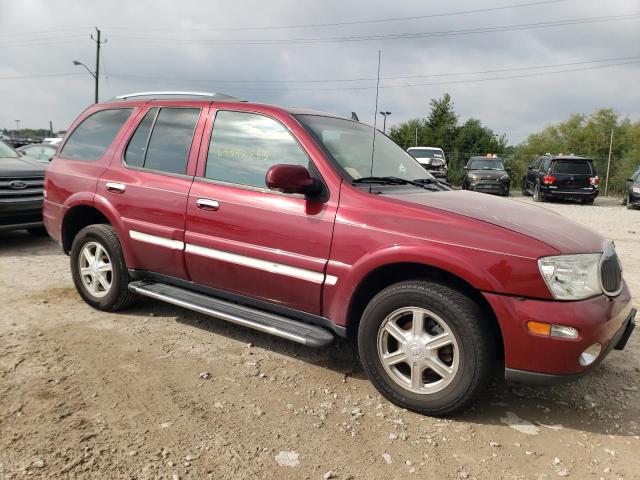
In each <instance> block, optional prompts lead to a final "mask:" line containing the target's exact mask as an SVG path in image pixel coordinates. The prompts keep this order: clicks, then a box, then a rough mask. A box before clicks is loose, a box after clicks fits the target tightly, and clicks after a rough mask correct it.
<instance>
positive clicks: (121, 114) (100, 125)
mask: <svg viewBox="0 0 640 480" xmlns="http://www.w3.org/2000/svg"><path fill="white" fill-rule="evenodd" d="M130 115H131V109H130V108H114V109H109V110H101V111H99V112H96V113H94V114H93V115H90V116H89V117H87V118H85V119H84V120H83V121H82V123H80V125H78V126H77V127H76V129H75V130H74V131H73V133H72V134H71V136H70V137H69V139H68V140H67V141H66V142H65V144H64V147H63V148H62V151H61V152H60V157H62V158H67V159H70V160H86V161H95V160H98V159H99V158H100V157H102V155H104V153H105V152H106V151H107V149H108V148H109V146H110V145H111V143H112V142H113V139H114V138H116V135H117V134H118V132H119V131H120V129H121V128H122V126H123V125H124V123H125V122H126V121H127V119H128V118H129V116H130Z"/></svg>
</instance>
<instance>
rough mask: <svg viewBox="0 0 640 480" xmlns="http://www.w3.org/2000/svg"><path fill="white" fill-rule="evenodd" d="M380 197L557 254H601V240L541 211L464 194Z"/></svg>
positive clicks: (461, 233) (505, 201)
mask: <svg viewBox="0 0 640 480" xmlns="http://www.w3.org/2000/svg"><path fill="white" fill-rule="evenodd" d="M382 195H383V196H385V197H389V198H393V199H395V200H399V201H402V202H410V203H414V204H418V205H424V206H426V207H430V208H436V209H439V210H445V211H447V212H451V213H456V214H458V215H463V216H465V217H470V218H474V219H476V220H480V221H483V222H487V223H491V224H493V225H496V226H498V227H502V228H506V229H508V230H512V231H514V232H518V233H520V234H522V235H526V236H528V237H530V238H533V239H535V240H538V241H540V242H543V243H546V244H547V245H549V246H550V247H552V248H554V249H556V250H558V252H560V253H564V254H568V253H593V252H601V251H602V242H603V240H604V238H603V237H601V236H600V235H598V234H597V233H595V232H593V231H591V230H589V229H588V228H585V227H583V226H582V225H579V224H577V223H575V222H573V221H571V220H569V219H567V218H565V217H563V216H561V215H559V214H557V213H554V212H551V211H550V210H547V209H545V208H543V207H538V206H534V205H527V204H525V203H522V202H518V201H514V200H508V199H504V198H497V197H494V196H492V195H484V194H482V193H476V192H469V191H464V190H451V191H445V192H420V191H417V192H416V193H408V194H404V193H403V194H382ZM460 235H464V232H460Z"/></svg>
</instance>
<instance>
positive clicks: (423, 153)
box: [408, 148, 444, 158]
mask: <svg viewBox="0 0 640 480" xmlns="http://www.w3.org/2000/svg"><path fill="white" fill-rule="evenodd" d="M408 153H409V155H411V156H412V157H413V158H434V157H435V158H444V155H443V154H442V151H441V150H435V149H426V148H424V149H423V148H421V149H412V150H409V151H408Z"/></svg>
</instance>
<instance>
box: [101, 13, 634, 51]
mask: <svg viewBox="0 0 640 480" xmlns="http://www.w3.org/2000/svg"><path fill="white" fill-rule="evenodd" d="M638 18H640V13H632V14H621V15H608V16H599V17H586V18H575V19H566V20H557V21H546V22H537V23H523V24H516V25H500V26H494V27H477V28H470V29H462V30H444V31H436V32H418V33H399V34H386V35H362V36H353V35H352V36H345V37H315V38H311V37H306V38H304V37H302V38H289V39H253V40H220V39H189V38H167V37H165V38H154V37H137V36H126V35H123V36H117V35H116V36H112V37H111V38H114V39H117V40H135V41H138V42H140V43H167V42H170V43H173V44H182V45H283V44H308V43H339V42H363V41H372V40H400V39H412V38H430V37H449V36H458V35H473V34H483V33H494V32H508V31H514V30H531V29H539V28H551V27H559V26H568V25H583V24H589V23H603V22H614V21H621V20H633V19H638Z"/></svg>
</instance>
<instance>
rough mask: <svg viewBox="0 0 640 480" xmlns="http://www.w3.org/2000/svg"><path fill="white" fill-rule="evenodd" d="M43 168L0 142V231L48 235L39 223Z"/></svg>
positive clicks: (41, 163) (40, 222)
mask: <svg viewBox="0 0 640 480" xmlns="http://www.w3.org/2000/svg"><path fill="white" fill-rule="evenodd" d="M45 166H46V165H45V164H44V163H43V162H39V161H37V160H34V159H33V158H29V157H23V156H21V155H20V154H19V153H18V152H16V151H15V150H14V149H13V148H11V147H10V146H9V145H7V144H6V143H4V142H2V141H0V231H4V230H22V229H27V230H28V231H29V233H31V234H32V235H46V234H47V232H46V231H45V229H44V227H43V223H42V201H43V198H44V197H43V185H44V169H45Z"/></svg>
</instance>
